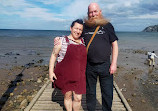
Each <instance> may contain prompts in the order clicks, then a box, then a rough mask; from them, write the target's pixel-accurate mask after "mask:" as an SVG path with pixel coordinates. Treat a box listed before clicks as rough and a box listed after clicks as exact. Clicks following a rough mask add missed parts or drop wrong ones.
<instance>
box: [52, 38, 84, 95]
mask: <svg viewBox="0 0 158 111" xmlns="http://www.w3.org/2000/svg"><path fill="white" fill-rule="evenodd" d="M65 39H66V42H67V43H68V47H67V51H66V54H65V56H64V59H63V60H62V61H61V62H59V63H57V64H56V67H55V70H54V73H55V74H56V76H57V80H55V82H54V85H55V87H57V88H59V89H60V90H61V91H62V93H63V94H65V93H66V92H67V91H75V93H76V94H85V93H86V76H85V71H86V63H87V53H86V47H85V46H84V45H83V44H78V45H76V44H70V43H69V39H68V37H65ZM81 40H82V39H81ZM82 42H83V40H82Z"/></svg>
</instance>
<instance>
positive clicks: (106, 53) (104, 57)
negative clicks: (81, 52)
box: [82, 23, 118, 63]
mask: <svg viewBox="0 0 158 111" xmlns="http://www.w3.org/2000/svg"><path fill="white" fill-rule="evenodd" d="M95 29H96V27H88V26H86V25H85V24H84V30H83V33H82V37H84V41H85V44H86V46H87V44H88V42H89V40H90V39H91V37H92V35H93V33H94V31H95ZM115 40H118V38H117V36H116V35H115V31H114V28H113V26H112V24H111V23H107V24H106V25H104V26H101V27H100V28H99V30H98V32H97V34H96V35H95V37H94V39H93V41H92V42H91V44H90V46H89V49H88V56H87V60H88V62H92V63H103V62H105V61H109V60H110V54H111V45H112V42H114V41H115Z"/></svg>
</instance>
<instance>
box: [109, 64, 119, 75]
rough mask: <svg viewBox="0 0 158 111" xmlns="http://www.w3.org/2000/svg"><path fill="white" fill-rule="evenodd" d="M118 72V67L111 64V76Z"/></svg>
mask: <svg viewBox="0 0 158 111" xmlns="http://www.w3.org/2000/svg"><path fill="white" fill-rule="evenodd" d="M116 70H117V65H116V64H111V66H110V69H109V72H110V74H114V73H115V72H116Z"/></svg>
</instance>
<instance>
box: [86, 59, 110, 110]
mask: <svg viewBox="0 0 158 111" xmlns="http://www.w3.org/2000/svg"><path fill="white" fill-rule="evenodd" d="M109 68H110V61H108V62H105V63H101V64H95V63H87V69H86V102H87V109H88V111H95V110H96V83H97V77H98V76H99V81H100V87H101V94H102V110H103V111H111V107H112V101H113V75H111V74H110V72H109Z"/></svg>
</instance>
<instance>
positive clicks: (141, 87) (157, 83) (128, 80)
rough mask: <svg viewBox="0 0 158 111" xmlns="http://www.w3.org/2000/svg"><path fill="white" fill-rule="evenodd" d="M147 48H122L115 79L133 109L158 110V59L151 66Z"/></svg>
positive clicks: (141, 110)
mask: <svg viewBox="0 0 158 111" xmlns="http://www.w3.org/2000/svg"><path fill="white" fill-rule="evenodd" d="M146 52H147V51H145V50H133V49H128V50H127V49H122V50H121V49H120V51H119V57H118V70H117V73H116V74H115V78H114V80H115V81H116V83H117V84H118V86H119V88H120V89H121V91H122V93H123V95H124V96H125V98H126V99H127V101H128V103H129V105H130V106H131V108H132V110H133V111H157V110H158V93H157V92H158V64H157V63H158V60H156V59H155V60H156V65H155V67H152V66H151V67H149V66H148V64H147V63H148V62H147V60H146V59H147V55H146Z"/></svg>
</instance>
